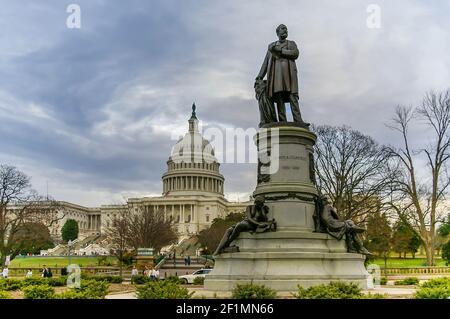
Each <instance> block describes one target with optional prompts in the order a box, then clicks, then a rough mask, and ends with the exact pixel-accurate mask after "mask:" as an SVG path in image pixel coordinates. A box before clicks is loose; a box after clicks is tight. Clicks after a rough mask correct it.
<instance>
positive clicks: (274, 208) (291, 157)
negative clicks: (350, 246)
mask: <svg viewBox="0 0 450 319" xmlns="http://www.w3.org/2000/svg"><path fill="white" fill-rule="evenodd" d="M315 141H316V135H315V134H314V133H312V132H311V131H309V130H307V129H305V128H301V127H295V126H280V127H272V128H269V129H262V130H261V131H260V132H259V133H258V134H257V135H256V136H255V142H256V145H257V146H258V153H259V155H260V159H261V162H262V163H260V165H258V170H259V172H258V181H259V183H258V185H257V187H256V189H255V191H254V196H256V195H264V197H265V199H266V202H265V204H266V205H267V206H268V207H269V216H268V218H269V219H271V218H274V219H275V220H276V221H277V231H275V232H266V233H255V234H250V233H242V234H240V236H239V237H238V238H237V239H236V240H235V241H234V242H233V245H234V244H236V245H237V246H238V247H239V249H240V251H239V252H233V253H223V254H221V255H219V256H217V257H216V260H215V266H214V269H213V271H212V272H211V273H210V274H209V275H207V276H206V278H205V289H207V290H214V291H229V290H232V289H233V288H234V287H235V285H236V284H239V283H249V282H253V283H255V284H263V285H266V286H268V287H271V288H272V289H275V290H277V291H296V290H297V286H298V285H301V286H303V287H309V286H312V285H317V284H323V283H329V282H331V281H346V282H354V283H357V284H358V285H359V286H360V287H361V288H363V289H366V288H367V279H368V276H369V274H368V273H367V271H366V269H365V267H364V260H365V256H363V255H360V254H353V253H347V249H346V247H345V241H343V240H342V241H337V240H336V239H334V238H332V237H331V236H329V235H328V234H323V233H315V232H314V220H313V214H314V209H315V205H314V198H315V196H317V190H316V187H315V185H314V165H313V162H312V159H313V156H312V154H313V146H314V143H315ZM267 155H268V156H267Z"/></svg>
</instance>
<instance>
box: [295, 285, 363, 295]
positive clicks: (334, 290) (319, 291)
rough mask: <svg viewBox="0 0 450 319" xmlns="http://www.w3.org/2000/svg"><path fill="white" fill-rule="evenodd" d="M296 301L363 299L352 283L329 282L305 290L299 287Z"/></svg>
mask: <svg viewBox="0 0 450 319" xmlns="http://www.w3.org/2000/svg"><path fill="white" fill-rule="evenodd" d="M294 296H295V297H296V298H297V299H360V298H362V297H363V294H362V293H361V288H359V287H358V285H356V284H353V283H345V282H331V283H329V284H328V285H325V284H322V285H318V286H313V287H309V288H307V289H305V288H303V287H301V286H299V287H298V294H296V295H294Z"/></svg>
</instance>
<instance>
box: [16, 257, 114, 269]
mask: <svg viewBox="0 0 450 319" xmlns="http://www.w3.org/2000/svg"><path fill="white" fill-rule="evenodd" d="M107 260H108V261H110V262H111V263H113V264H115V263H116V258H115V257H107ZM68 262H69V259H68V257H26V258H15V259H13V260H12V261H11V264H10V267H21V268H26V267H42V265H47V266H48V267H55V268H58V267H63V266H67V264H68ZM70 263H72V264H77V265H79V266H81V267H88V266H98V257H77V256H74V257H70Z"/></svg>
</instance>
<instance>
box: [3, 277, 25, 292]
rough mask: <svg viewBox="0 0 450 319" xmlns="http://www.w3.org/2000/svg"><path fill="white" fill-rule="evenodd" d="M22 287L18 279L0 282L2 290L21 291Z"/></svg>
mask: <svg viewBox="0 0 450 319" xmlns="http://www.w3.org/2000/svg"><path fill="white" fill-rule="evenodd" d="M21 287H22V281H21V280H18V279H12V278H8V279H4V280H0V290H7V291H11V290H19V289H20V288H21Z"/></svg>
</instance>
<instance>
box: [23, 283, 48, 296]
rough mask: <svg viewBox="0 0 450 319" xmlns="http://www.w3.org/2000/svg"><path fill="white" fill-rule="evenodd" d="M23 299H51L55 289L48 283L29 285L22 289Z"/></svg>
mask: <svg viewBox="0 0 450 319" xmlns="http://www.w3.org/2000/svg"><path fill="white" fill-rule="evenodd" d="M22 291H23V297H24V298H25V299H53V298H54V297H55V289H54V288H53V287H50V286H48V285H39V286H35V285H29V286H26V287H25V288H23V289H22Z"/></svg>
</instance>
